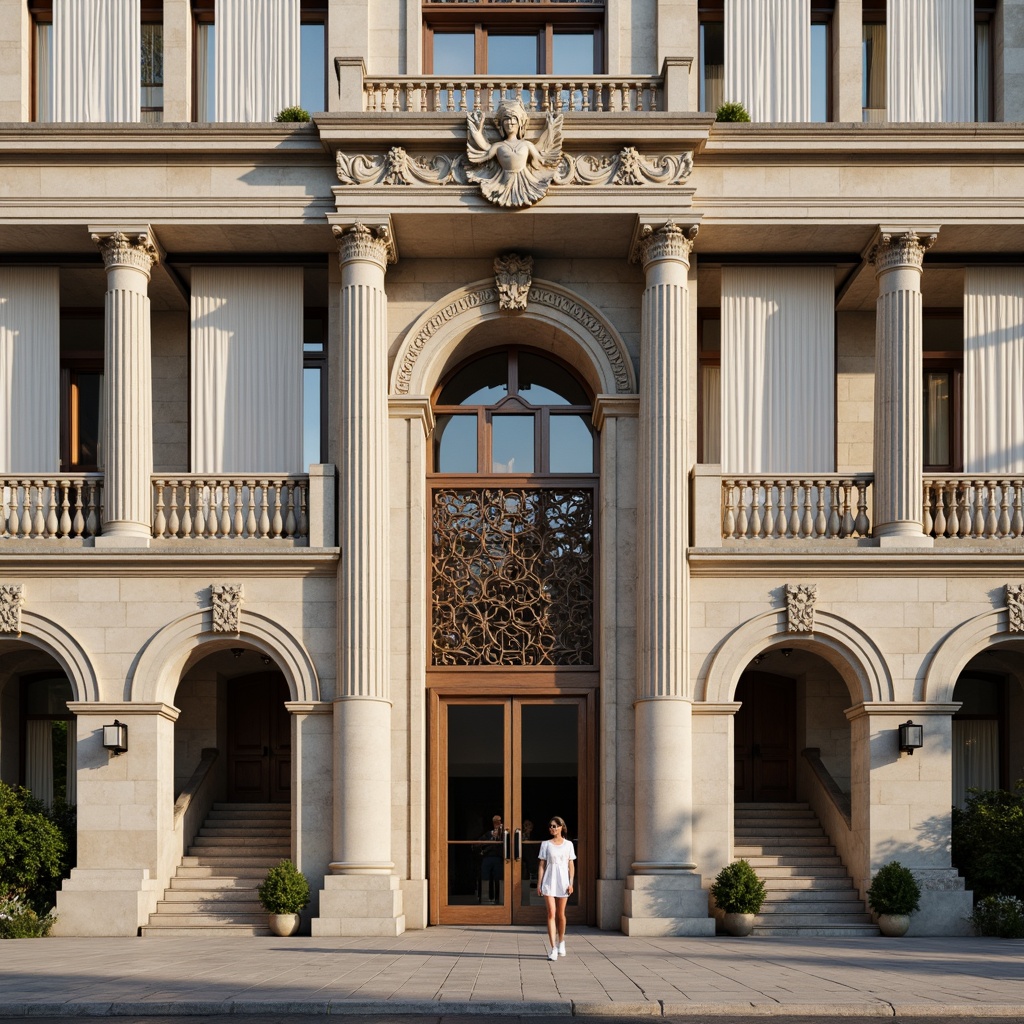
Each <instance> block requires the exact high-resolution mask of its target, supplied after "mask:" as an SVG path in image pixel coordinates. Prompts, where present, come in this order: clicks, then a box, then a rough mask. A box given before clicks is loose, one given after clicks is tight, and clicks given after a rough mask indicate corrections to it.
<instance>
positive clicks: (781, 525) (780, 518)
mask: <svg viewBox="0 0 1024 1024" xmlns="http://www.w3.org/2000/svg"><path fill="white" fill-rule="evenodd" d="M775 486H776V487H777V488H778V492H779V500H778V502H777V504H776V508H777V510H778V511H777V514H776V516H775V529H774V531H773V534H774V536H776V537H785V536H786V534H787V532H788V531H789V513H788V512H787V511H786V481H785V480H776V481H775Z"/></svg>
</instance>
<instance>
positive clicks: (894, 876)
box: [868, 860, 921, 937]
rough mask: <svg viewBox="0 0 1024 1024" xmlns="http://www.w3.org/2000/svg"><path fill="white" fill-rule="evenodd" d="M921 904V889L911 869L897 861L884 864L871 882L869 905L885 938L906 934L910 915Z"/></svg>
mask: <svg viewBox="0 0 1024 1024" xmlns="http://www.w3.org/2000/svg"><path fill="white" fill-rule="evenodd" d="M920 905H921V887H920V886H919V885H918V884H917V879H916V878H915V877H914V876H913V874H912V873H911V871H910V868H905V867H904V866H903V865H902V864H901V863H900V862H899V861H898V860H891V861H889V863H888V864H884V865H882V867H880V868H879V869H878V871H877V872H876V873H875V877H874V878H872V879H871V888H870V889H868V906H869V907H871V909H872V910H873V911H874V912H875V913H876V914H877V915H878V928H879V930H880V931H881V933H882V934H883V935H890V936H893V937H898V936H900V935H905V934H906V932H907V929H908V928H909V927H910V915H911V914H912V913H914V911H915V910H917V909H918V908H919V907H920Z"/></svg>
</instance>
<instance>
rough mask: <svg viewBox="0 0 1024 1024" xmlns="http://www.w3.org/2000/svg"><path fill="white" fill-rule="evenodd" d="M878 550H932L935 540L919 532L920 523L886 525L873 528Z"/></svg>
mask: <svg viewBox="0 0 1024 1024" xmlns="http://www.w3.org/2000/svg"><path fill="white" fill-rule="evenodd" d="M874 535H875V540H876V541H877V542H878V546H879V547H880V548H933V547H935V538H934V537H926V536H925V535H924V534H923V533H922V532H921V524H920V523H886V524H885V525H884V526H876V527H875V528H874Z"/></svg>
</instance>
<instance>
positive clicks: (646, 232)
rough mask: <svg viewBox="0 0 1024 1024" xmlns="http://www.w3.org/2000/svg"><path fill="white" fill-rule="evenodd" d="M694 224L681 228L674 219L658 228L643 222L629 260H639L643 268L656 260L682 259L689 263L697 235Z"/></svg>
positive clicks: (634, 261)
mask: <svg viewBox="0 0 1024 1024" xmlns="http://www.w3.org/2000/svg"><path fill="white" fill-rule="evenodd" d="M697 230H698V227H697V225H696V224H693V225H691V226H690V227H688V228H685V229H684V228H681V227H679V225H678V224H676V223H675V222H674V221H668V223H666V224H663V225H662V226H661V227H660V228H656V227H655V226H654V225H653V224H644V225H642V226H641V228H640V232H639V235H638V237H637V239H636V241H635V242H634V244H633V251H632V253H631V262H633V263H637V262H640V263H642V264H643V266H644V269H645V270H646V268H647V267H648V265H649V264H651V263H654V262H656V261H658V260H671V259H675V260H682V261H683V262H684V263H687V264H688V263H689V261H690V253H691V252H692V251H693V243H694V240H695V239H696V237H697Z"/></svg>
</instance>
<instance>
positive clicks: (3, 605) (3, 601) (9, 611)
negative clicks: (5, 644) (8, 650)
mask: <svg viewBox="0 0 1024 1024" xmlns="http://www.w3.org/2000/svg"><path fill="white" fill-rule="evenodd" d="M24 605H25V587H24V584H21V583H0V634H12V635H14V636H21V609H22V608H23V607H24Z"/></svg>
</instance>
